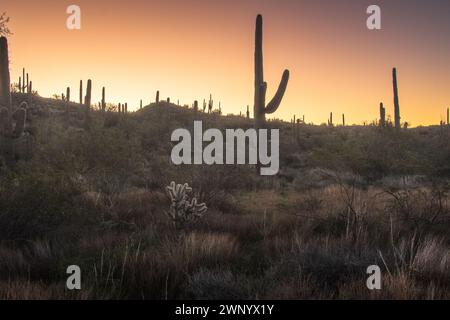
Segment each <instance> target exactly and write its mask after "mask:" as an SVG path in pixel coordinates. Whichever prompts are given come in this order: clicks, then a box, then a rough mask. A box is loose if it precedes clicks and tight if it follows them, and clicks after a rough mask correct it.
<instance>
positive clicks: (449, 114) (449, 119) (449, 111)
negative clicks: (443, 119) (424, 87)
mask: <svg viewBox="0 0 450 320" xmlns="http://www.w3.org/2000/svg"><path fill="white" fill-rule="evenodd" d="M447 124H450V108H447Z"/></svg>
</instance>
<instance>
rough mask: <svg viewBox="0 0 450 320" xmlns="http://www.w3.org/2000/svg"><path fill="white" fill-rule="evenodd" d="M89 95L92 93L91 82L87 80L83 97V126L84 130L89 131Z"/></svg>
mask: <svg viewBox="0 0 450 320" xmlns="http://www.w3.org/2000/svg"><path fill="white" fill-rule="evenodd" d="M91 93H92V81H91V80H90V79H89V80H88V82H87V87H86V96H85V97H84V107H85V118H84V125H85V129H89V126H90V120H91V119H90V111H91Z"/></svg>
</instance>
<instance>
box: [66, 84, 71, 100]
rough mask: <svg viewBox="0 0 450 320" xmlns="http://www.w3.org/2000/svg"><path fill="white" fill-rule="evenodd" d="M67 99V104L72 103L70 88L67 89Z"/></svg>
mask: <svg viewBox="0 0 450 320" xmlns="http://www.w3.org/2000/svg"><path fill="white" fill-rule="evenodd" d="M66 99H67V102H70V87H67V89H66Z"/></svg>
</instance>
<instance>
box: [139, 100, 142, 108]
mask: <svg viewBox="0 0 450 320" xmlns="http://www.w3.org/2000/svg"><path fill="white" fill-rule="evenodd" d="M139 109H142V99H141V102H140V105H139Z"/></svg>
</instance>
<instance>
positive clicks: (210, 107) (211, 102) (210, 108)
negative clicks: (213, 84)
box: [208, 94, 214, 113]
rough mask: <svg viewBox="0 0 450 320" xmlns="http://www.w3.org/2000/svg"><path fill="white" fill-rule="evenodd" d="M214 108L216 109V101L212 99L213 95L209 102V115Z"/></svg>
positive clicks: (210, 96)
mask: <svg viewBox="0 0 450 320" xmlns="http://www.w3.org/2000/svg"><path fill="white" fill-rule="evenodd" d="M213 107H214V100H213V99H212V94H210V95H209V101H208V113H211V112H212V109H213Z"/></svg>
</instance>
